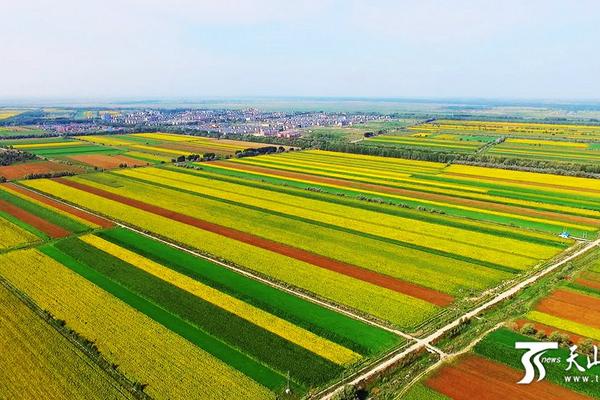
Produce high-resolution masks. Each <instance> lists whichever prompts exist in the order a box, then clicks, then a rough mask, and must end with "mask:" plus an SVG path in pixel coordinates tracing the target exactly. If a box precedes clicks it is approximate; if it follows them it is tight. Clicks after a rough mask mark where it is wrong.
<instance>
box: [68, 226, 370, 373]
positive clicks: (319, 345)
mask: <svg viewBox="0 0 600 400" xmlns="http://www.w3.org/2000/svg"><path fill="white" fill-rule="evenodd" d="M80 239H81V240H83V241H84V242H86V243H88V244H90V245H92V246H94V247H96V248H98V249H100V250H102V251H104V252H106V253H108V254H111V255H113V256H115V257H117V258H120V259H122V260H124V261H126V262H128V263H129V264H131V265H134V266H135V267H137V268H140V269H142V270H144V271H146V272H148V273H150V274H152V275H154V276H156V277H158V278H160V279H162V280H164V281H166V282H169V283H170V284H172V285H174V286H177V287H179V288H181V289H183V290H186V291H188V292H190V293H192V294H194V295H195V296H197V297H199V298H201V299H204V300H206V301H208V302H210V303H212V304H214V305H216V306H217V307H220V308H223V309H225V310H227V311H229V312H231V313H233V314H235V315H237V316H239V317H241V318H244V319H246V320H247V321H250V322H252V323H253V324H255V325H257V326H260V327H262V328H263V329H266V330H268V331H270V332H273V333H274V334H276V335H278V336H281V337H283V338H285V339H287V340H289V341H290V342H292V343H295V344H297V345H299V346H301V347H304V348H305V349H307V350H309V351H312V352H313V353H315V354H318V355H320V356H321V357H323V358H325V359H328V360H330V361H333V362H335V363H336V364H340V365H345V364H353V363H354V362H356V361H358V360H359V359H360V358H361V356H360V355H359V354H357V353H355V352H353V351H351V350H348V349H346V348H345V347H343V346H340V345H338V344H336V343H333V342H331V341H329V340H327V339H323V338H321V337H319V336H317V335H315V334H313V333H312V332H309V331H307V330H305V329H302V328H300V327H298V326H296V325H294V324H292V323H290V322H288V321H286V320H283V319H281V318H279V317H276V316H274V315H272V314H269V313H267V312H265V311H263V310H261V309H259V308H256V307H254V306H252V305H250V304H248V303H246V302H244V301H241V300H239V299H237V298H235V297H232V296H229V295H227V294H225V293H222V292H220V291H218V290H216V289H213V288H212V287H210V286H207V285H204V284H202V283H200V282H198V281H197V280H194V279H192V278H189V277H188V276H186V275H182V274H180V273H178V272H175V271H173V270H171V269H169V268H166V267H164V266H162V265H160V264H158V263H156V262H154V261H152V260H149V259H147V258H145V257H142V256H140V255H138V254H136V253H134V252H132V251H130V250H127V249H124V248H123V247H120V246H117V245H115V244H113V243H111V242H109V241H106V240H104V239H102V238H100V237H98V236H94V235H86V236H83V237H81V238H80Z"/></svg>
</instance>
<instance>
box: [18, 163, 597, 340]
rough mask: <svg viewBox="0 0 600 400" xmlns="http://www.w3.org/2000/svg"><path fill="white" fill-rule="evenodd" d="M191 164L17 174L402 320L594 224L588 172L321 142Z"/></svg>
mask: <svg viewBox="0 0 600 400" xmlns="http://www.w3.org/2000/svg"><path fill="white" fill-rule="evenodd" d="M340 165H344V168H343V169H342V170H343V171H344V172H339V171H340V169H339V166H340ZM361 165H362V167H361ZM194 166H197V167H198V168H199V169H195V168H181V167H174V166H165V167H162V168H143V169H139V168H138V169H128V170H120V171H114V172H111V173H103V174H90V175H81V176H79V177H73V178H67V179H64V180H61V181H60V182H55V181H35V182H27V185H28V186H30V187H32V188H35V189H37V190H41V191H43V192H46V193H48V194H50V195H52V196H56V197H59V198H61V199H64V200H66V201H68V202H72V203H75V204H78V205H81V206H84V207H86V208H90V209H92V210H93V211H96V212H98V213H100V214H103V215H106V216H109V217H111V218H114V219H117V220H120V221H122V222H124V223H127V224H130V225H132V226H135V227H137V228H140V229H142V230H145V231H149V232H152V233H154V234H156V235H158V236H161V237H164V238H170V239H172V240H175V241H176V242H178V243H180V244H183V245H185V246H187V247H191V248H194V249H197V250H199V251H201V252H203V253H206V254H210V255H213V256H216V257H218V258H220V259H223V260H225V261H227V262H230V263H232V264H235V265H238V266H241V267H242V268H245V269H248V270H250V271H253V272H255V273H258V274H260V275H264V276H267V277H269V278H272V279H275V280H277V281H282V282H285V283H286V284H291V285H293V286H295V287H297V288H298V289H300V290H303V291H307V292H309V293H312V294H315V295H317V296H320V297H323V298H325V299H328V300H329V301H331V302H334V303H337V304H342V305H343V306H345V307H349V308H351V309H355V310H357V312H360V313H366V314H371V315H374V316H376V317H378V318H380V319H383V320H387V321H389V322H391V323H394V324H396V325H398V326H400V327H403V328H405V329H411V327H414V326H417V325H419V324H421V323H422V322H423V321H426V320H427V319H429V318H432V317H434V316H435V315H436V314H437V313H439V312H440V311H442V310H443V309H444V308H445V307H447V306H448V305H450V304H452V303H454V302H456V301H457V300H460V299H463V298H466V297H469V296H472V295H474V294H477V293H481V292H483V291H485V290H487V289H489V288H491V287H494V286H496V285H498V284H500V283H501V282H504V281H507V280H510V279H514V278H516V277H518V276H519V275H520V274H522V273H527V272H528V271H530V270H531V269H532V268H537V267H539V266H540V265H541V264H542V263H544V262H545V261H546V260H548V259H550V258H552V257H554V256H556V255H557V254H559V253H560V252H562V251H563V250H565V249H566V248H567V247H568V246H569V245H570V244H571V243H572V242H571V241H570V240H569V239H564V238H561V237H559V236H558V233H560V232H562V230H563V229H565V227H566V228H567V229H569V231H570V232H573V233H577V234H580V235H590V236H591V235H594V234H596V232H597V225H598V223H599V221H598V218H597V212H596V211H592V210H588V209H586V208H581V207H577V205H578V203H577V201H576V200H575V199H577V198H580V197H581V198H585V201H588V202H589V203H590V204H594V203H597V201H598V199H597V195H596V193H595V191H594V189H593V185H592V186H591V187H590V190H589V192H585V194H583V195H581V194H576V191H575V190H574V189H572V188H571V186H569V185H576V184H580V182H581V183H583V184H585V183H587V182H588V180H586V179H581V178H563V179H562V181H560V182H558V183H560V188H553V187H548V186H547V185H546V184H545V181H544V176H538V175H539V174H538V175H536V174H529V175H526V178H527V179H528V180H527V181H525V179H526V178H524V177H523V176H522V175H519V174H518V173H513V174H514V177H513V178H512V179H511V181H510V182H506V181H502V180H496V179H495V176H494V173H495V171H494V170H489V171H488V170H487V169H484V168H479V169H478V168H470V169H469V168H467V167H462V166H461V167H460V169H457V168H455V167H454V166H452V167H446V166H445V165H442V164H435V163H423V162H411V163H408V162H403V161H401V160H387V159H379V158H376V157H366V156H350V155H343V154H335V153H327V152H294V153H286V154H280V155H276V156H263V157H256V158H245V159H239V160H236V161H226V162H217V163H208V164H206V163H202V164H196V165H194ZM367 166H368V168H366V167H367ZM456 167H458V166H456ZM378 168H380V172H379V170H378ZM455 171H456V172H455ZM476 178H481V180H479V181H476ZM519 179H523V181H522V182H523V183H519V182H521V181H519ZM406 188H410V190H409V189H406ZM340 194H343V195H340ZM148 197H151V198H152V203H151V204H150V203H148V202H147V199H148ZM350 216H351V217H350ZM465 217H467V218H465ZM555 217H556V218H560V220H559V221H556V220H554V218H555ZM315 276H319V277H321V279H323V280H325V281H327V282H330V284H327V285H322V284H316V282H315V279H314V277H315ZM409 309H410V310H411V312H410V313H408V312H406V310H409Z"/></svg>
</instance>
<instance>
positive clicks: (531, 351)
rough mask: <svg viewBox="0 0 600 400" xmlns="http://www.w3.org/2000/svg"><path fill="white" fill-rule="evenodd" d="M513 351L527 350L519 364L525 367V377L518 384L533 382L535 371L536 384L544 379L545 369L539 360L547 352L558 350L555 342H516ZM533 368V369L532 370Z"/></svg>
mask: <svg viewBox="0 0 600 400" xmlns="http://www.w3.org/2000/svg"><path fill="white" fill-rule="evenodd" d="M515 349H523V350H527V351H526V352H525V354H523V357H521V363H523V367H525V376H523V379H521V380H520V381H519V382H517V383H520V384H525V385H526V384H529V383H531V382H533V379H534V378H535V370H536V369H537V371H538V378H537V381H536V382H539V381H541V380H542V379H544V378H545V377H546V368H544V364H542V362H541V361H540V358H542V356H543V355H544V353H545V352H546V351H548V350H554V349H558V343H557V342H516V343H515ZM534 366H535V368H534Z"/></svg>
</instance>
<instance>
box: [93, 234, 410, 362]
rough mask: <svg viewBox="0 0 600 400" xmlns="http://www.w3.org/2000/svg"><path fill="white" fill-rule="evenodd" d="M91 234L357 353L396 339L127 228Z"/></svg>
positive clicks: (375, 349)
mask: <svg viewBox="0 0 600 400" xmlns="http://www.w3.org/2000/svg"><path fill="white" fill-rule="evenodd" d="M96 235H98V236H100V237H102V238H103V239H105V240H108V241H111V242H112V243H114V244H116V245H119V246H120V247H123V248H126V249H129V250H131V251H133V252H135V253H137V254H140V255H143V256H144V257H146V258H148V259H150V260H153V261H154V262H156V263H158V264H161V265H164V266H166V267H168V268H170V269H172V270H174V271H177V272H179V273H180V274H183V275H186V276H188V277H190V278H192V279H194V280H196V281H199V282H201V283H204V284H206V285H210V286H211V287H213V288H215V289H217V290H219V291H220V292H223V293H227V294H229V295H230V296H234V297H236V298H237V299H239V300H242V301H244V302H246V303H248V304H252V305H254V306H255V307H259V308H261V309H263V310H265V311H266V312H268V313H270V314H273V315H277V316H279V317H280V318H283V319H285V320H288V321H291V322H293V323H294V324H296V325H298V326H302V327H303V328H305V329H307V330H310V331H311V332H313V333H315V334H317V335H319V336H321V337H326V338H328V339H329V340H332V341H334V342H336V343H338V344H341V345H342V346H344V347H347V348H349V349H353V350H354V351H356V352H358V353H360V354H364V355H373V354H379V353H380V352H381V351H382V350H384V349H389V348H391V347H393V346H395V345H397V344H398V343H399V341H400V338H399V337H398V336H396V335H395V334H393V333H391V332H388V331H386V330H383V329H380V328H378V327H375V326H373V325H370V324H366V323H364V322H362V321H359V320H357V319H353V318H350V317H348V316H346V315H344V314H341V313H338V312H336V311H333V310H331V309H329V308H326V307H324V306H321V305H318V304H316V303H314V302H311V301H307V300H306V299H304V298H301V297H299V296H296V295H292V294H290V293H288V292H285V291H282V290H280V289H278V288H275V287H272V286H270V285H268V284H266V283H264V282H261V281H259V280H256V279H253V278H250V277H247V276H245V275H243V274H240V273H237V272H234V271H232V270H231V269H228V268H226V267H224V266H222V265H219V264H216V263H214V262H211V261H209V260H207V259H205V258H201V257H197V256H195V255H192V254H190V253H188V252H186V251H182V250H180V249H178V248H176V247H173V246H171V245H168V244H166V243H163V242H161V241H158V240H155V239H151V238H150V237H148V236H145V235H141V234H139V233H137V232H135V231H133V230H131V229H126V228H115V229H110V230H106V231H101V232H98V233H97V234H96Z"/></svg>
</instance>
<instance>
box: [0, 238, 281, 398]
mask: <svg viewBox="0 0 600 400" xmlns="http://www.w3.org/2000/svg"><path fill="white" fill-rule="evenodd" d="M0 274H2V275H3V276H4V277H5V278H6V279H8V280H9V281H10V282H12V283H13V284H14V285H15V286H17V287H18V288H19V289H20V290H22V291H24V292H25V293H26V294H27V295H29V296H30V297H31V298H32V299H33V300H34V301H35V302H36V303H37V304H38V305H39V306H40V307H42V308H44V309H46V310H48V311H50V312H51V313H52V314H53V315H54V316H55V317H56V318H58V319H62V320H65V321H66V323H67V326H68V327H69V328H71V329H74V330H75V331H76V332H78V333H80V334H81V335H83V336H84V337H86V338H88V339H90V340H93V341H94V343H95V344H96V346H98V349H99V350H100V352H101V353H102V354H103V355H104V356H105V357H106V358H107V359H108V360H109V361H111V362H114V363H116V364H118V365H119V370H120V371H121V372H123V373H124V374H125V375H127V376H128V377H130V378H131V379H133V380H136V381H138V382H143V383H147V384H148V387H147V388H146V389H145V391H146V392H147V393H148V394H149V395H150V396H152V397H155V398H161V399H167V398H177V399H189V398H202V399H223V398H228V399H244V400H245V399H250V398H251V399H273V397H274V395H273V394H272V393H271V392H269V391H268V390H267V389H266V388H264V387H262V386H259V385H258V384H257V383H255V382H254V381H252V380H251V379H249V378H248V377H246V376H245V375H243V374H242V373H240V372H238V371H236V370H234V369H232V368H230V367H229V366H227V365H225V364H224V363H222V362H221V361H219V360H217V359H216V358H214V357H213V356H211V355H210V354H208V353H206V352H204V351H202V350H201V349H200V348H198V347H196V346H194V345H193V344H191V343H190V342H188V341H186V340H185V339H183V338H182V337H180V336H178V335H176V334H175V333H173V332H171V331H169V330H168V329H167V328H165V327H164V326H162V325H160V324H158V323H156V322H155V321H154V320H152V319H150V318H148V317H146V316H145V315H144V314H142V313H140V312H138V311H136V310H135V309H133V308H131V307H130V306H128V305H127V304H125V303H123V302H122V301H120V300H118V299H117V298H116V297H114V296H113V295H111V294H110V293H107V292H105V291H103V290H101V289H100V288H98V287H97V286H95V285H94V284H92V283H90V282H89V281H87V280H86V279H84V278H82V277H81V276H79V275H77V274H75V273H74V272H72V271H71V270H69V269H67V268H66V267H64V266H63V265H61V264H59V263H58V262H56V261H54V260H53V259H51V258H49V257H47V256H45V255H44V254H42V253H40V252H39V251H37V250H34V249H29V250H19V251H14V252H11V253H7V254H4V255H2V256H0Z"/></svg>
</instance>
